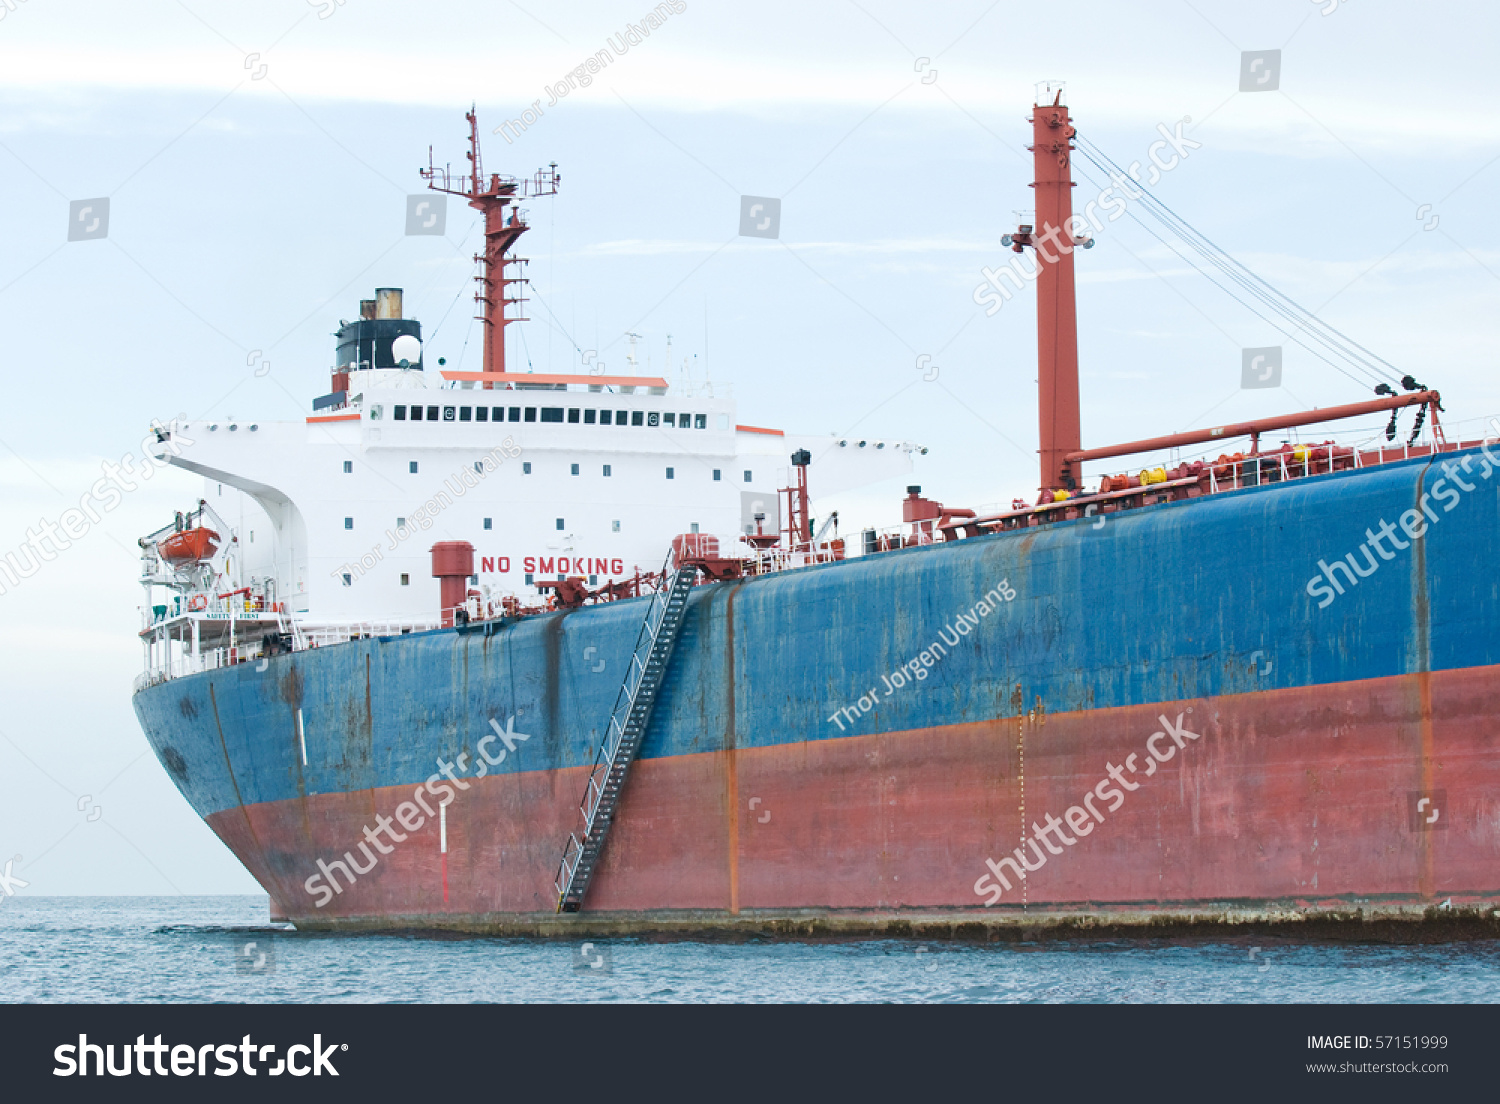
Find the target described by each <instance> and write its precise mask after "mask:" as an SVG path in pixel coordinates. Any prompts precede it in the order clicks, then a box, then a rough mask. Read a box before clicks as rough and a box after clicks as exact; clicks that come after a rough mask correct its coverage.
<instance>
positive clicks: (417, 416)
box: [411, 406, 422, 422]
mask: <svg viewBox="0 0 1500 1104" xmlns="http://www.w3.org/2000/svg"><path fill="white" fill-rule="evenodd" d="M411 420H412V421H414V422H420V421H421V420H422V408H421V407H420V406H413V407H412V408H411Z"/></svg>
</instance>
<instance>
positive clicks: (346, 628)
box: [134, 617, 443, 691]
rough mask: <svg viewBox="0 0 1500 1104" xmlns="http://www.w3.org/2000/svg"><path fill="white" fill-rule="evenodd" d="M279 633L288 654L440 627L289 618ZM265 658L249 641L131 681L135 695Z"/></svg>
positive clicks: (419, 622)
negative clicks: (286, 639) (285, 637)
mask: <svg viewBox="0 0 1500 1104" xmlns="http://www.w3.org/2000/svg"><path fill="white" fill-rule="evenodd" d="M277 620H278V623H279V624H280V625H281V627H282V631H283V632H286V630H287V628H288V627H290V629H291V630H292V631H291V633H290V635H291V637H292V651H294V652H301V651H305V650H307V649H308V648H327V647H330V646H331V645H334V644H345V643H348V642H349V641H351V640H360V639H362V638H364V637H376V636H400V635H401V634H402V633H416V632H430V631H432V630H433V629H440V628H442V627H443V623H442V621H441V620H439V619H437V618H415V619H413V618H407V619H395V618H392V619H389V620H383V621H347V622H326V623H322V624H317V625H299V624H297V622H295V621H293V620H292V619H291V618H289V617H288V618H278V619H277ZM264 657H265V646H264V641H263V640H261V639H258V638H255V637H251V638H249V639H247V640H245V642H244V643H243V644H236V645H235V646H234V647H225V648H210V649H207V650H206V651H202V652H198V653H196V654H194V653H186V654H183V655H180V656H175V657H173V658H172V659H171V660H169V661H167V662H165V663H157V664H153V665H152V666H151V667H149V668H147V669H146V670H145V671H143V672H141V673H140V674H139V675H137V676H136V678H135V685H134V688H135V690H136V691H140V690H144V689H145V688H146V687H148V686H155V685H156V684H157V683H159V682H169V681H171V680H172V679H177V678H182V677H183V676H184V675H196V674H201V673H202V672H204V671H216V670H219V669H220V668H223V667H231V666H235V665H237V664H240V663H248V662H251V661H259V660H261V659H262V658H264Z"/></svg>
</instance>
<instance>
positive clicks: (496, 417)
mask: <svg viewBox="0 0 1500 1104" xmlns="http://www.w3.org/2000/svg"><path fill="white" fill-rule="evenodd" d="M511 420H512V421H514V420H515V419H511ZM490 421H492V422H503V421H505V407H503V406H497V407H495V413H494V414H493V415H492V416H491V417H490Z"/></svg>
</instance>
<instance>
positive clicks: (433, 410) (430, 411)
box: [427, 406, 453, 422]
mask: <svg viewBox="0 0 1500 1104" xmlns="http://www.w3.org/2000/svg"><path fill="white" fill-rule="evenodd" d="M448 409H449V410H450V411H451V410H452V409H453V408H452V407H451V406H450V407H449V408H448ZM448 417H449V418H452V417H453V415H452V414H449V415H448ZM427 420H428V421H429V422H435V421H437V420H438V408H437V407H435V406H429V407H428V408H427Z"/></svg>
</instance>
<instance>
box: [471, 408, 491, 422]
mask: <svg viewBox="0 0 1500 1104" xmlns="http://www.w3.org/2000/svg"><path fill="white" fill-rule="evenodd" d="M474 420H475V421H476V422H487V421H489V420H490V408H489V407H487V406H476V407H475V408H474Z"/></svg>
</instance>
